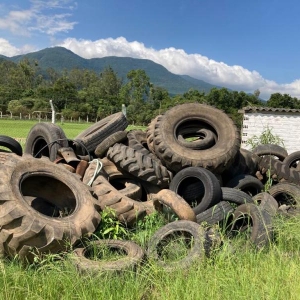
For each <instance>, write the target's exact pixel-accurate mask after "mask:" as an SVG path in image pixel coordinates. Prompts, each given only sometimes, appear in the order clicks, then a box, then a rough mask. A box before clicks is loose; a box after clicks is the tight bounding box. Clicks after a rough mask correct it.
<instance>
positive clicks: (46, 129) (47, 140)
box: [24, 123, 69, 161]
mask: <svg viewBox="0 0 300 300" xmlns="http://www.w3.org/2000/svg"><path fill="white" fill-rule="evenodd" d="M68 146H69V144H68V140H67V138H66V135H65V133H64V131H63V130H62V128H60V127H59V126H58V125H55V124H52V123H37V124H35V125H33V126H32V127H31V129H30V131H29V133H28V135H27V138H26V143H25V151H24V153H27V154H30V155H32V156H33V157H37V158H40V157H42V156H47V157H49V159H50V160H51V161H54V160H55V159H56V156H57V150H58V149H60V148H62V147H68Z"/></svg>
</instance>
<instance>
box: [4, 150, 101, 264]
mask: <svg viewBox="0 0 300 300" xmlns="http://www.w3.org/2000/svg"><path fill="white" fill-rule="evenodd" d="M0 168H1V171H2V176H1V179H0V181H1V183H0V202H1V212H0V226H1V231H0V243H1V245H0V246H2V247H3V248H4V250H5V254H7V255H8V256H11V257H14V256H15V255H19V257H20V258H21V259H22V260H28V261H32V260H33V258H34V253H35V254H40V253H58V252H60V251H66V250H67V249H68V247H70V246H72V245H75V244H76V243H77V242H78V241H79V240H80V239H81V238H82V237H83V236H84V235H86V234H92V233H93V232H94V231H95V230H96V228H97V226H98V225H99V223H100V214H99V210H100V207H99V205H98V204H97V201H96V200H95V199H94V198H93V197H92V195H91V193H90V191H89V189H88V187H87V186H86V185H85V184H84V183H82V182H81V181H80V180H79V179H78V177H77V176H76V175H75V174H72V173H71V172H69V171H68V170H66V169H65V168H64V167H61V166H59V165H56V164H54V163H52V162H50V161H49V159H47V158H41V159H36V158H32V157H31V156H30V155H25V156H23V157H19V156H17V155H15V154H7V153H0Z"/></svg>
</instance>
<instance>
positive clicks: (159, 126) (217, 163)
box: [153, 103, 240, 174]
mask: <svg viewBox="0 0 300 300" xmlns="http://www.w3.org/2000/svg"><path fill="white" fill-rule="evenodd" d="M191 123H192V124H193V125H195V124H197V125H198V126H199V127H201V126H202V125H203V124H204V125H205V127H206V128H208V129H209V130H211V131H213V132H214V133H215V134H216V136H217V141H216V143H215V144H214V146H213V147H211V148H208V149H205V150H194V149H190V148H186V147H183V146H182V145H180V144H179V143H178V132H179V130H180V128H184V127H187V126H188V125H189V124H191ZM153 141H154V143H153V145H154V150H155V153H156V155H157V156H158V157H159V158H160V159H161V160H162V162H163V163H164V164H165V165H166V166H167V167H168V169H170V170H171V171H174V172H178V171H180V170H181V169H182V168H185V167H190V166H193V167H203V168H206V169H208V170H210V171H212V172H213V173H219V174H221V173H222V172H223V171H224V170H225V169H226V168H228V167H229V166H230V165H231V163H232V161H233V160H234V158H235V156H236V154H237V152H238V150H239V147H240V135H239V132H238V129H237V127H236V126H235V124H234V123H233V121H232V120H231V119H230V118H229V117H228V116H227V115H226V114H225V113H224V112H223V111H221V110H219V109H216V108H214V107H212V106H209V105H205V104H200V103H185V104H181V105H177V106H175V107H173V108H171V109H169V110H168V111H167V112H166V113H165V114H164V115H162V116H160V117H159V118H158V119H157V122H156V124H155V130H154V137H153Z"/></svg>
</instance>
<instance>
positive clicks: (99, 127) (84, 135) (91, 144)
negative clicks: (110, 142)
mask: <svg viewBox="0 0 300 300" xmlns="http://www.w3.org/2000/svg"><path fill="white" fill-rule="evenodd" d="M127 126H128V122H127V119H126V117H125V115H124V114H123V113H122V112H118V113H115V114H112V115H110V116H108V117H106V118H104V119H102V120H100V121H98V122H97V123H95V124H93V125H92V126H90V127H89V128H87V129H86V130H84V131H82V132H81V133H80V134H78V135H77V136H76V137H75V138H74V141H75V142H76V141H77V142H78V145H76V149H77V150H76V153H77V154H86V153H85V148H86V149H87V150H88V151H89V152H91V153H93V152H94V151H95V149H96V148H97V146H98V145H99V144H100V143H101V142H102V141H104V140H105V139H106V138H107V137H109V136H110V135H111V134H113V133H114V132H117V131H123V130H125V129H126V128H127ZM80 143H82V144H83V145H84V146H85V148H84V147H82V146H81V145H80Z"/></svg>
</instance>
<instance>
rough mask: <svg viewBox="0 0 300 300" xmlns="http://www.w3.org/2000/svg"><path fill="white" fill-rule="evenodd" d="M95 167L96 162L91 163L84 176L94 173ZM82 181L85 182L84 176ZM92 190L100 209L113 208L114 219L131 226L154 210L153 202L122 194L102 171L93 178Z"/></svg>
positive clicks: (88, 176)
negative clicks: (141, 200)
mask: <svg viewBox="0 0 300 300" xmlns="http://www.w3.org/2000/svg"><path fill="white" fill-rule="evenodd" d="M95 168H96V164H95V163H94V162H93V163H91V164H90V165H89V167H88V168H87V170H86V174H85V176H86V177H87V178H90V177H91V175H90V174H91V173H92V174H93V173H94V171H95ZM83 182H85V178H84V179H83ZM92 192H93V196H94V197H95V199H97V202H98V203H99V205H100V208H101V210H105V209H106V208H109V209H112V210H114V211H115V217H116V219H118V220H119V221H120V222H122V223H124V224H126V225H128V226H133V225H134V224H135V223H136V221H137V220H139V219H142V218H144V217H145V216H146V215H147V214H150V213H152V212H154V211H155V208H154V205H153V202H151V201H146V202H140V201H136V200H133V199H130V198H128V197H126V196H125V195H123V194H122V193H121V192H120V191H118V190H117V189H116V188H114V187H113V186H112V185H111V184H110V183H109V181H108V179H107V177H106V175H105V174H104V173H103V172H100V174H99V175H98V176H97V178H96V179H95V180H94V182H93V184H92Z"/></svg>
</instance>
